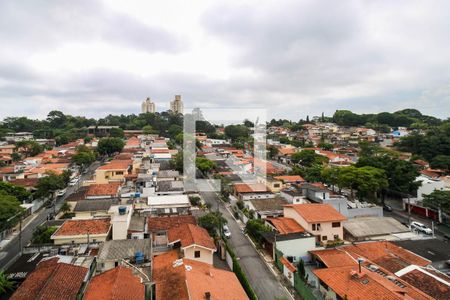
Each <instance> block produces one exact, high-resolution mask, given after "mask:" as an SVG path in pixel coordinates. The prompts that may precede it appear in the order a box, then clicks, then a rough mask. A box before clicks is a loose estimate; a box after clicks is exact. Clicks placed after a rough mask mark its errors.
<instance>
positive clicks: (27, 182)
mask: <svg viewBox="0 0 450 300" xmlns="http://www.w3.org/2000/svg"><path fill="white" fill-rule="evenodd" d="M38 181H39V178H21V179H14V180H11V181H10V183H12V184H14V185H18V186H23V187H35V186H36V184H37V183H38Z"/></svg>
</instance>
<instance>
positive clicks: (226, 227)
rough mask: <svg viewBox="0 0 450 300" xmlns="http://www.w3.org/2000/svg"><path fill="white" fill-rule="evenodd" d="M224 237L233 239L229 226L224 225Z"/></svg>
mask: <svg viewBox="0 0 450 300" xmlns="http://www.w3.org/2000/svg"><path fill="white" fill-rule="evenodd" d="M223 235H224V236H225V237H226V238H228V239H229V238H230V237H231V231H230V228H228V226H227V225H223Z"/></svg>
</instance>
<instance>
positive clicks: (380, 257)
mask: <svg viewBox="0 0 450 300" xmlns="http://www.w3.org/2000/svg"><path fill="white" fill-rule="evenodd" d="M311 253H312V254H313V255H316V256H318V257H319V258H320V260H321V261H322V262H323V263H324V264H325V265H326V266H328V267H338V266H348V265H354V264H356V262H355V259H356V258H358V257H363V258H365V259H368V260H370V261H372V262H373V263H375V264H377V265H379V266H381V267H383V268H384V269H386V270H387V271H389V272H392V273H395V272H397V271H399V270H401V269H403V268H405V267H407V266H409V265H417V266H422V267H424V266H427V265H429V264H430V263H431V262H430V261H429V260H427V259H424V258H422V257H421V256H418V255H416V254H414V253H412V252H410V251H408V250H406V249H404V248H402V247H400V246H397V245H396V244H394V243H391V242H388V241H378V242H364V243H355V244H352V245H346V246H342V247H339V248H337V249H329V250H317V251H311ZM352 258H354V259H352Z"/></svg>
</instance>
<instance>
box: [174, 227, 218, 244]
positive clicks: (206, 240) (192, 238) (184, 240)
mask: <svg viewBox="0 0 450 300" xmlns="http://www.w3.org/2000/svg"><path fill="white" fill-rule="evenodd" d="M168 240H169V243H174V242H176V241H180V242H181V247H183V248H184V247H189V246H191V245H198V246H202V247H205V248H208V249H214V250H216V246H215V245H214V241H213V239H212V238H211V237H210V236H209V234H208V231H206V229H204V228H203V227H200V226H197V225H192V224H183V225H180V226H178V227H173V228H171V229H169V231H168Z"/></svg>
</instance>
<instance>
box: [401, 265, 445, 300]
mask: <svg viewBox="0 0 450 300" xmlns="http://www.w3.org/2000/svg"><path fill="white" fill-rule="evenodd" d="M425 271H426V272H427V273H431V272H433V271H431V272H430V271H429V270H425ZM431 274H432V275H435V276H436V274H433V273H431ZM440 275H441V274H440ZM441 276H445V275H444V274H442V275H441ZM438 277H439V276H438ZM445 277H446V278H441V279H444V281H446V282H447V284H445V283H443V282H441V281H439V280H436V279H435V278H434V277H433V276H430V275H428V274H426V273H425V272H422V271H421V270H418V269H416V270H412V271H410V272H408V273H406V274H404V275H402V276H400V278H401V279H403V280H404V281H406V282H408V283H409V284H411V285H413V286H415V287H416V288H418V289H420V290H421V291H423V292H424V293H425V294H427V295H429V296H431V297H433V298H435V299H450V278H449V277H447V276H445Z"/></svg>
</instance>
